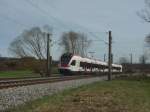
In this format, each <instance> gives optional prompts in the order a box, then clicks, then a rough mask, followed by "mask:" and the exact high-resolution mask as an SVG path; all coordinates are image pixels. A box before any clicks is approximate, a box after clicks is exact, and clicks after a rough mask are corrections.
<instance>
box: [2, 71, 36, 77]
mask: <svg viewBox="0 0 150 112" xmlns="http://www.w3.org/2000/svg"><path fill="white" fill-rule="evenodd" d="M34 76H39V75H37V74H34V73H33V72H32V71H29V70H20V71H0V78H10V77H11V78H19V77H34Z"/></svg>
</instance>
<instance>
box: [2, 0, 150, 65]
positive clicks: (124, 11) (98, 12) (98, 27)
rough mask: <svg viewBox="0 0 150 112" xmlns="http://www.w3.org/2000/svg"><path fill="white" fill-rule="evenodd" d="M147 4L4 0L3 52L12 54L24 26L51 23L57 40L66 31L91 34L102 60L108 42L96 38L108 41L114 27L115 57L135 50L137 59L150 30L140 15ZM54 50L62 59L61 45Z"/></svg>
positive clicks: (107, 0)
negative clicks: (12, 46)
mask: <svg viewBox="0 0 150 112" xmlns="http://www.w3.org/2000/svg"><path fill="white" fill-rule="evenodd" d="M144 7H145V4H144V0H0V54H1V55H2V56H7V57H9V56H12V55H11V54H10V52H9V51H8V47H9V44H10V43H11V42H12V41H13V40H14V39H15V38H16V37H17V36H19V35H20V34H21V32H22V31H23V30H25V29H30V28H32V27H35V26H39V27H42V26H44V25H49V26H51V27H52V28H53V36H52V40H53V41H59V39H60V38H61V36H60V35H61V33H60V32H63V31H68V30H75V31H80V32H84V33H85V34H87V35H88V38H89V39H91V40H93V42H92V43H91V45H90V46H89V49H88V51H89V52H90V51H94V52H95V53H94V58H96V59H101V60H103V55H104V54H107V52H108V51H107V49H108V45H107V44H105V43H104V42H103V41H96V40H105V41H108V33H107V32H108V31H109V30H111V31H112V37H113V44H112V47H113V54H114V61H115V62H117V61H118V60H119V57H123V56H125V57H129V54H130V53H132V54H133V61H134V62H137V61H138V58H139V56H140V55H142V53H143V46H144V38H145V36H146V35H147V34H149V33H150V24H149V23H146V22H144V21H143V20H142V19H141V18H140V17H139V16H137V12H138V11H140V10H142V9H143V8H144ZM94 40H95V41H94ZM51 50H52V56H53V58H54V59H55V60H57V59H59V57H60V55H61V52H62V50H61V47H60V46H58V45H57V44H56V45H53V47H52V49H51ZM88 55H89V56H90V54H88Z"/></svg>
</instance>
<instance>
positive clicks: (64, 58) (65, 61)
mask: <svg viewBox="0 0 150 112" xmlns="http://www.w3.org/2000/svg"><path fill="white" fill-rule="evenodd" d="M71 58H72V55H71V54H64V55H62V56H61V64H68V63H69V62H70V60H71Z"/></svg>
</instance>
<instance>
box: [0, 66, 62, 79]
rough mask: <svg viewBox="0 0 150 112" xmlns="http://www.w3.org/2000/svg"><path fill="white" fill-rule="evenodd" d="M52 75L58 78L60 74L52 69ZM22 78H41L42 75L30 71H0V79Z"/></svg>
mask: <svg viewBox="0 0 150 112" xmlns="http://www.w3.org/2000/svg"><path fill="white" fill-rule="evenodd" d="M52 74H53V75H54V76H56V74H59V72H58V68H57V67H53V68H52ZM20 77H40V74H38V73H34V72H33V71H30V70H18V71H0V78H20Z"/></svg>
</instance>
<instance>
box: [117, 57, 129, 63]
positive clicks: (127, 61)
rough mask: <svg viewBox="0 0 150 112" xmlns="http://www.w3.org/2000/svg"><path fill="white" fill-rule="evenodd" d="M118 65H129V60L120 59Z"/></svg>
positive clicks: (125, 58)
mask: <svg viewBox="0 0 150 112" xmlns="http://www.w3.org/2000/svg"><path fill="white" fill-rule="evenodd" d="M119 63H120V64H127V63H129V59H128V58H127V57H120V58H119Z"/></svg>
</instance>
